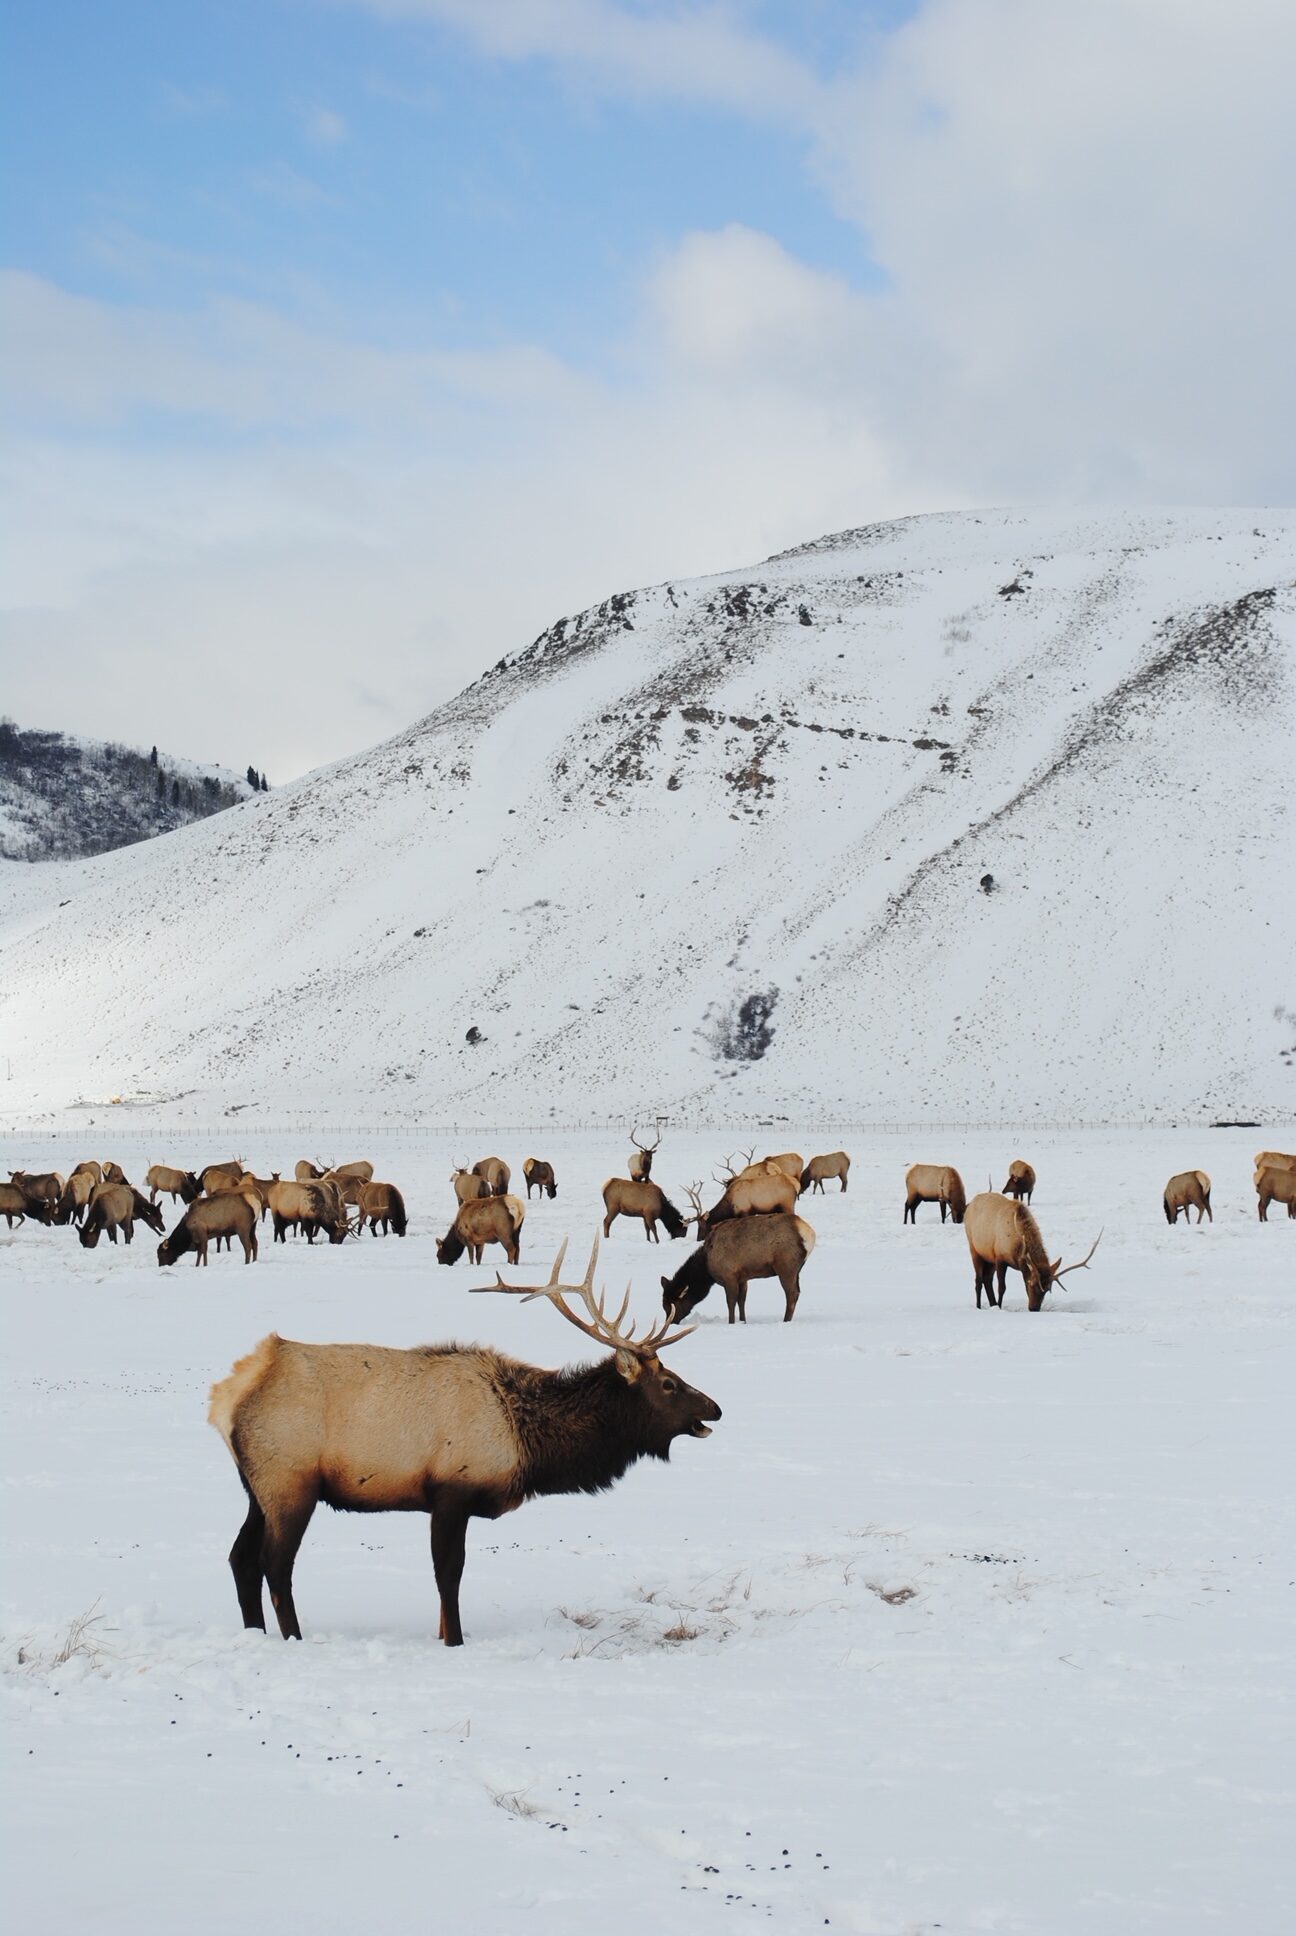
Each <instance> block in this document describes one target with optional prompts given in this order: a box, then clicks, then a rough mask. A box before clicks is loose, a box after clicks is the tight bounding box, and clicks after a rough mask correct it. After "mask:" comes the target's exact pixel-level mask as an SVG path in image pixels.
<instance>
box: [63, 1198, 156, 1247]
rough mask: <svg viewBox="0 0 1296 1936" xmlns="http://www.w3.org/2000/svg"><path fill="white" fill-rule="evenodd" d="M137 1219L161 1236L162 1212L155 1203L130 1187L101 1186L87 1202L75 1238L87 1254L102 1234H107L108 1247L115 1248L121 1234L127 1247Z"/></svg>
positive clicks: (132, 1235) (133, 1233)
mask: <svg viewBox="0 0 1296 1936" xmlns="http://www.w3.org/2000/svg"><path fill="white" fill-rule="evenodd" d="M137 1217H138V1218H139V1220H140V1222H141V1223H145V1224H147V1225H148V1227H149V1229H150V1230H155V1231H157V1232H158V1233H159V1234H160V1233H161V1230H162V1212H161V1211H160V1210H159V1209H158V1207H157V1205H156V1204H155V1203H150V1202H149V1200H148V1198H147V1197H146V1196H141V1194H140V1192H139V1191H138V1190H135V1189H132V1187H131V1185H130V1184H129V1183H100V1184H99V1185H98V1186H97V1187H96V1189H95V1192H94V1195H93V1196H92V1197H91V1199H90V1204H89V1207H88V1208H87V1210H86V1214H85V1222H84V1223H83V1224H82V1225H81V1228H80V1230H79V1231H78V1232H77V1235H78V1236H79V1237H80V1239H81V1242H82V1243H83V1244H84V1245H85V1248H86V1249H87V1250H93V1249H94V1248H95V1246H96V1245H97V1244H98V1242H99V1236H100V1233H101V1232H102V1231H107V1233H108V1241H109V1243H110V1244H115V1243H116V1241H117V1232H118V1231H119V1230H120V1231H121V1233H122V1241H123V1243H127V1244H128V1243H130V1242H131V1240H132V1238H133V1237H134V1235H135V1219H136V1218H137Z"/></svg>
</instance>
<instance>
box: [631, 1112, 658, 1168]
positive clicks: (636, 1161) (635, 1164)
mask: <svg viewBox="0 0 1296 1936" xmlns="http://www.w3.org/2000/svg"><path fill="white" fill-rule="evenodd" d="M638 1127H639V1125H638V1124H637V1123H632V1124H631V1125H630V1141H631V1142H632V1143H633V1144H634V1146H635V1153H634V1155H633V1156H632V1157H631V1158H630V1161H629V1163H628V1164H627V1166H626V1167H627V1168H628V1170H629V1172H630V1181H631V1182H632V1183H646V1182H647V1181H648V1179H649V1177H650V1176H651V1175H652V1165H653V1157H654V1156H655V1155H656V1154H657V1151H658V1150H659V1149H660V1148H661V1130H660V1129H659V1130H658V1131H657V1138H656V1141H655V1142H652V1143H641V1142H640V1141H639V1137H638V1134H637V1131H638Z"/></svg>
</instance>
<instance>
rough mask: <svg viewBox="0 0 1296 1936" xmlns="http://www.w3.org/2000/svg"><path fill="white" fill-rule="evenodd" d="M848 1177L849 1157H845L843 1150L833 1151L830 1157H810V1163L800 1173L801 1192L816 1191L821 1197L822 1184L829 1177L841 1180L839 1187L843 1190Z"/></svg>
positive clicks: (822, 1191)
mask: <svg viewBox="0 0 1296 1936" xmlns="http://www.w3.org/2000/svg"><path fill="white" fill-rule="evenodd" d="M849 1175H850V1158H849V1156H847V1154H846V1152H845V1150H834V1151H833V1153H832V1155H831V1156H812V1157H811V1158H810V1161H809V1162H808V1163H807V1164H806V1166H805V1168H804V1169H803V1170H802V1172H801V1188H802V1190H810V1191H811V1192H813V1191H815V1190H817V1191H818V1192H819V1194H820V1196H822V1195H823V1193H824V1184H825V1183H826V1182H827V1181H828V1178H829V1177H830V1176H835V1177H839V1178H840V1179H841V1187H842V1189H843V1190H845V1188H846V1180H847V1178H848V1177H849Z"/></svg>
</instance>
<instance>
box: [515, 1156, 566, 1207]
mask: <svg viewBox="0 0 1296 1936" xmlns="http://www.w3.org/2000/svg"><path fill="white" fill-rule="evenodd" d="M522 1174H523V1176H524V1177H525V1178H526V1193H527V1201H528V1203H529V1202H530V1200H531V1190H532V1187H533V1186H534V1188H535V1189H537V1190H538V1191H539V1192H540V1194H541V1196H542V1197H543V1196H548V1197H556V1196H557V1194H558V1185H557V1183H556V1182H555V1181H554V1173H553V1164H552V1163H546V1162H544V1161H543V1159H542V1158H541V1157H539V1156H528V1158H527V1160H526V1162H525V1163H524V1164H523V1165H522Z"/></svg>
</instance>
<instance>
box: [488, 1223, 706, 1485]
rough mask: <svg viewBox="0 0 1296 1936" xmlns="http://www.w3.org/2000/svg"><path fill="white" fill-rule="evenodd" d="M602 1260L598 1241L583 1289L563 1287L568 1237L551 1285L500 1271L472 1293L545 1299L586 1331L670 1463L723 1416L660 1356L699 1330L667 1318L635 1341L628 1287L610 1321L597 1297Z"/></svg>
mask: <svg viewBox="0 0 1296 1936" xmlns="http://www.w3.org/2000/svg"><path fill="white" fill-rule="evenodd" d="M598 1254H599V1240H598V1238H597V1237H596V1238H595V1239H594V1246H593V1249H592V1250H591V1251H590V1260H589V1264H588V1265H587V1267H586V1271H585V1275H584V1277H583V1278H582V1279H581V1281H580V1283H579V1284H564V1283H562V1282H561V1273H562V1267H563V1259H564V1258H565V1257H566V1255H567V1239H566V1238H565V1237H564V1238H563V1241H562V1244H561V1245H560V1246H559V1250H558V1255H557V1256H556V1257H555V1258H554V1261H553V1269H552V1270H551V1271H550V1273H549V1282H548V1283H547V1284H506V1283H505V1282H504V1279H503V1278H502V1277H501V1276H500V1274H499V1272H498V1271H497V1272H496V1274H495V1282H494V1283H493V1284H479V1285H475V1286H474V1289H475V1290H478V1291H502V1292H504V1293H505V1294H506V1295H508V1296H511V1297H520V1298H522V1299H523V1301H524V1302H526V1303H529V1302H530V1301H531V1299H532V1298H537V1297H546V1298H548V1299H549V1301H550V1303H551V1304H552V1305H553V1306H554V1309H555V1310H557V1311H559V1312H561V1314H562V1316H563V1317H565V1318H566V1320H567V1322H568V1324H574V1325H575V1326H576V1329H577V1330H578V1331H583V1332H584V1333H585V1336H586V1337H587V1338H593V1339H594V1341H595V1343H596V1344H602V1345H606V1346H608V1348H609V1349H610V1350H611V1352H612V1358H611V1361H610V1362H611V1363H612V1364H613V1365H614V1366H615V1367H616V1371H617V1374H618V1376H619V1377H621V1378H623V1379H624V1380H625V1383H626V1384H627V1385H628V1386H629V1388H630V1390H631V1391H632V1392H633V1393H634V1394H635V1397H636V1400H637V1402H638V1404H639V1405H640V1406H641V1407H642V1408H643V1416H642V1417H641V1420H640V1425H641V1428H642V1430H643V1435H644V1439H645V1441H646V1444H647V1449H648V1451H649V1452H650V1453H651V1454H652V1455H653V1456H654V1457H656V1458H659V1459H665V1458H668V1457H669V1456H670V1448H671V1441H672V1440H673V1439H677V1438H692V1439H705V1438H710V1436H711V1427H712V1425H713V1424H715V1422H716V1420H717V1419H719V1418H720V1417H721V1416H722V1414H721V1411H720V1407H719V1406H718V1405H717V1404H716V1402H715V1400H714V1399H713V1398H708V1397H707V1395H706V1393H705V1392H701V1391H697V1390H696V1389H695V1388H694V1387H693V1386H692V1385H686V1384H685V1383H684V1380H683V1379H682V1378H678V1377H676V1375H675V1373H674V1372H672V1371H670V1370H669V1369H668V1368H667V1366H665V1365H663V1364H662V1362H661V1359H660V1357H659V1355H658V1354H659V1353H660V1352H662V1351H664V1350H665V1349H666V1346H667V1345H671V1344H677V1343H678V1342H679V1340H680V1339H681V1338H686V1337H687V1336H688V1334H689V1332H690V1331H693V1330H695V1329H696V1326H694V1325H692V1324H689V1325H685V1326H684V1327H683V1329H681V1330H678V1331H672V1330H671V1328H670V1319H669V1318H667V1319H665V1320H664V1321H663V1322H662V1323H660V1324H657V1325H655V1326H653V1327H651V1328H650V1329H649V1330H648V1331H647V1332H645V1334H644V1336H643V1337H642V1338H637V1337H636V1336H635V1326H634V1325H633V1324H631V1325H629V1326H627V1325H626V1322H625V1317H626V1312H627V1311H628V1310H629V1308H630V1287H629V1286H628V1285H627V1287H626V1294H625V1296H624V1297H623V1298H622V1300H621V1307H620V1309H619V1310H618V1311H617V1313H616V1315H615V1316H614V1317H609V1316H608V1312H607V1299H606V1294H605V1293H600V1294H599V1295H598V1296H597V1297H596V1296H595V1295H594V1266H595V1265H596V1264H597V1262H598ZM568 1297H576V1298H579V1299H580V1301H581V1303H582V1304H583V1305H584V1307H585V1313H586V1315H585V1316H584V1317H581V1316H580V1314H579V1313H578V1312H576V1311H573V1310H572V1308H571V1306H570V1305H569V1304H568V1303H567V1298H568Z"/></svg>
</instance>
